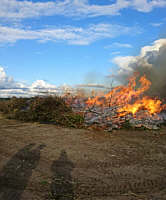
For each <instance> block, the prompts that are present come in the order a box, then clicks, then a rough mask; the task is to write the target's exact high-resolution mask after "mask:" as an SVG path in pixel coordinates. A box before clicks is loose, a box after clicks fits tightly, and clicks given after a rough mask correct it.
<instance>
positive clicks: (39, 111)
mask: <svg viewBox="0 0 166 200" xmlns="http://www.w3.org/2000/svg"><path fill="white" fill-rule="evenodd" d="M0 111H1V112H2V113H4V114H5V116H6V117H7V118H9V119H17V120H21V121H33V122H41V123H54V124H57V125H60V126H66V127H75V128H77V127H78V128H80V127H82V126H83V122H84V118H83V116H82V115H81V114H77V113H75V112H73V111H72V108H71V107H70V106H69V105H67V104H66V103H65V101H64V99H63V98H62V97H58V96H54V97H52V96H47V97H33V98H16V97H13V98H11V99H8V100H6V101H0Z"/></svg>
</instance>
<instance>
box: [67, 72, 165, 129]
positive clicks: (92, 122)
mask: <svg viewBox="0 0 166 200" xmlns="http://www.w3.org/2000/svg"><path fill="white" fill-rule="evenodd" d="M138 77H139V74H138V73H135V74H134V75H133V76H132V77H130V78H129V81H128V85H126V86H117V87H115V88H113V89H112V90H111V91H110V92H108V93H107V94H105V95H103V96H96V97H91V98H88V100H87V99H86V100H85V99H82V98H76V99H73V101H70V104H71V105H72V107H73V110H75V111H76V112H83V113H84V118H85V124H86V126H88V127H98V128H101V129H104V130H107V131H112V130H113V129H120V128H122V127H126V126H127V127H133V128H143V129H152V130H153V129H154V130H156V129H159V127H160V126H161V124H164V123H165V122H166V104H164V102H163V101H161V100H160V99H159V98H157V97H154V98H152V97H149V96H145V93H146V91H148V89H149V88H150V86H151V82H150V81H149V80H148V79H147V78H146V76H145V75H143V76H142V77H140V78H138ZM68 103H69V102H68Z"/></svg>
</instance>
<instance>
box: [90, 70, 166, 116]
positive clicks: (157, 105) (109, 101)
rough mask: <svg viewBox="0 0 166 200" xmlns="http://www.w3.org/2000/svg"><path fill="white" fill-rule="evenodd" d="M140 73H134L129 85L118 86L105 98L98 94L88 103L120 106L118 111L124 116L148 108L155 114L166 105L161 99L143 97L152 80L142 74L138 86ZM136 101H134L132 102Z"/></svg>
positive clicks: (149, 111) (165, 107) (147, 109)
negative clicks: (137, 81) (137, 79)
mask: <svg viewBox="0 0 166 200" xmlns="http://www.w3.org/2000/svg"><path fill="white" fill-rule="evenodd" d="M137 76H138V73H134V75H133V76H132V77H130V78H129V83H128V85H127V86H123V85H122V86H117V87H115V88H113V89H112V90H111V91H110V92H109V93H107V94H105V95H104V96H103V98H101V96H96V97H95V98H89V99H88V101H87V102H86V104H87V105H88V106H92V105H97V106H103V107H105V106H118V107H119V108H118V109H117V112H118V113H119V116H124V115H126V114H128V113H132V114H135V113H136V112H138V111H140V110H146V111H148V113H149V114H155V113H159V112H161V111H162V110H163V109H166V105H162V102H161V101H160V100H159V99H152V98H150V97H142V95H143V93H144V92H145V91H147V90H148V89H149V88H150V86H151V82H150V81H149V80H148V79H147V78H146V76H145V75H144V76H142V77H141V78H140V79H139V85H140V87H137V84H136V78H137ZM132 101H134V103H132Z"/></svg>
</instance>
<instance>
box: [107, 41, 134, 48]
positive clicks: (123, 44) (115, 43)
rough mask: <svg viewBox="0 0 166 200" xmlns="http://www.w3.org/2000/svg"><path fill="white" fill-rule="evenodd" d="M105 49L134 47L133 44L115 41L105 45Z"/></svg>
mask: <svg viewBox="0 0 166 200" xmlns="http://www.w3.org/2000/svg"><path fill="white" fill-rule="evenodd" d="M104 48H105V49H110V48H132V45H131V44H126V43H119V42H114V43H112V44H111V45H108V46H105V47H104Z"/></svg>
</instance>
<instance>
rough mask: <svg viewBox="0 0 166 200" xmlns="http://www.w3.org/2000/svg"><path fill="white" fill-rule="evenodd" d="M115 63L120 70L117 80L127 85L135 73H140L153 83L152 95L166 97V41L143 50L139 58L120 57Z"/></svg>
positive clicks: (115, 59) (157, 41) (159, 41)
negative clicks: (128, 79)
mask: <svg viewBox="0 0 166 200" xmlns="http://www.w3.org/2000/svg"><path fill="white" fill-rule="evenodd" d="M113 62H114V63H115V64H116V65H117V66H118V68H119V71H118V74H117V76H116V78H117V80H118V81H120V82H121V83H125V81H126V79H127V77H129V76H130V75H131V74H132V73H133V72H139V74H140V75H143V74H145V75H146V76H147V78H148V79H149V80H150V81H151V82H152V85H151V89H150V90H149V94H150V95H158V96H160V97H164V98H165V97H166V39H159V40H156V41H155V42H154V43H153V44H152V45H150V46H145V47H143V48H141V51H140V54H139V55H138V56H125V57H120V56H118V57H115V58H114V59H113Z"/></svg>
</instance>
